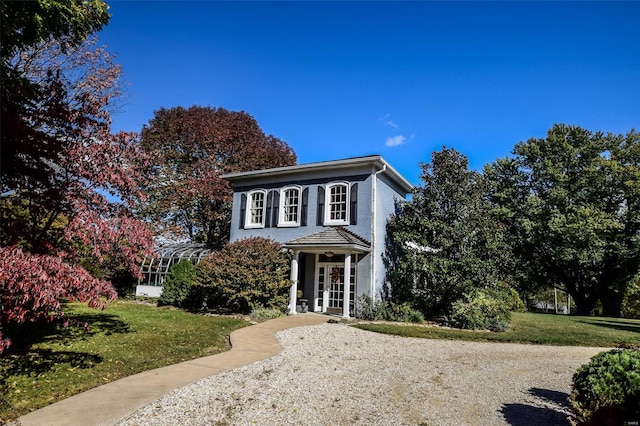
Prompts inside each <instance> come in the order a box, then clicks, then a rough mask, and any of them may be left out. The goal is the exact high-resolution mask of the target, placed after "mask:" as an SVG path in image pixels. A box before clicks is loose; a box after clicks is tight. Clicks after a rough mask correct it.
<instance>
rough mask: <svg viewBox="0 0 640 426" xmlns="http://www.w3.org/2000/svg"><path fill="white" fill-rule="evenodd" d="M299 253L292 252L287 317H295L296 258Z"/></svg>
mask: <svg viewBox="0 0 640 426" xmlns="http://www.w3.org/2000/svg"><path fill="white" fill-rule="evenodd" d="M299 257H300V252H298V250H294V251H293V258H292V259H291V292H290V293H289V315H295V314H297V312H296V304H297V302H298V258H299Z"/></svg>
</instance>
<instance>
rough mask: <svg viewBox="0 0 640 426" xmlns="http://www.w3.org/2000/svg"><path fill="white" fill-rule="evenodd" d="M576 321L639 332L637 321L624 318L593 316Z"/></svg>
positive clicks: (639, 325)
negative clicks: (590, 318)
mask: <svg viewBox="0 0 640 426" xmlns="http://www.w3.org/2000/svg"><path fill="white" fill-rule="evenodd" d="M577 322H580V323H582V324H590V325H595V326H599V327H606V328H612V329H614V330H618V331H630V332H632V333H638V334H640V324H638V323H637V322H633V321H628V320H624V319H620V320H616V319H612V318H607V319H604V318H603V319H597V318H594V319H592V320H578V321H577Z"/></svg>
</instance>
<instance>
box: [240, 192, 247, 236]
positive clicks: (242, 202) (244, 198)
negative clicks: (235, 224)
mask: <svg viewBox="0 0 640 426" xmlns="http://www.w3.org/2000/svg"><path fill="white" fill-rule="evenodd" d="M246 212H247V194H242V195H240V229H244V219H245V216H246Z"/></svg>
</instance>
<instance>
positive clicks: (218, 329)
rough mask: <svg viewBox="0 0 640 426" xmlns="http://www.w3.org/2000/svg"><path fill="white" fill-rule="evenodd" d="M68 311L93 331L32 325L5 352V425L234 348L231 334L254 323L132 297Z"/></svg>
mask: <svg viewBox="0 0 640 426" xmlns="http://www.w3.org/2000/svg"><path fill="white" fill-rule="evenodd" d="M65 310H66V312H67V313H68V314H69V315H70V317H71V318H72V319H73V320H77V321H80V322H86V323H88V324H89V329H88V330H85V329H84V328H80V327H68V328H63V327H61V326H60V325H54V324H47V325H42V324H39V325H38V326H34V325H31V326H29V327H28V328H23V329H21V330H20V333H19V334H17V335H15V334H14V335H12V337H14V341H15V345H14V346H13V347H12V348H10V350H9V351H7V352H5V353H4V354H3V355H1V356H0V386H1V387H0V391H2V393H1V394H0V424H3V423H5V422H7V421H8V420H9V419H14V418H16V417H18V416H20V415H23V414H26V413H28V412H30V411H33V410H35V409H37V408H40V407H43V406H45V405H48V404H51V403H53V402H55V401H58V400H60V399H64V398H66V397H69V396H71V395H75V394H77V393H80V392H83V391H85V390H87V389H90V388H93V387H96V386H99V385H102V384H104V383H108V382H111V381H114V380H117V379H119V378H122V377H125V376H129V375H132V374H135V373H139V372H141V371H144V370H150V369H153V368H157V367H162V366H165V365H170V364H174V363H177V362H181V361H186V360H189V359H193V358H198V357H201V356H206V355H211V354H215V353H219V352H223V351H226V350H228V349H229V342H228V336H229V334H230V333H231V332H232V331H233V330H236V329H238V328H241V327H244V326H245V325H248V323H247V322H246V321H244V320H242V319H238V318H232V317H213V316H202V315H195V314H190V313H187V312H184V311H180V310H176V309H170V308H157V307H155V306H150V305H145V304H140V303H133V302H124V301H123V302H114V303H110V304H109V306H108V308H107V309H106V310H104V311H100V310H95V309H89V308H87V307H86V306H85V305H83V304H79V303H71V304H68V305H67V306H66V307H65ZM7 334H8V333H7Z"/></svg>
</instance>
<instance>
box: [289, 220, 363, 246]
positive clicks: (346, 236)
mask: <svg viewBox="0 0 640 426" xmlns="http://www.w3.org/2000/svg"><path fill="white" fill-rule="evenodd" d="M283 245H284V247H286V248H291V249H307V250H310V251H319V252H321V251H328V250H332V251H341V250H350V251H351V250H353V251H359V252H368V251H371V243H369V242H368V241H366V240H365V239H364V238H362V237H360V236H358V235H356V234H354V233H353V232H351V231H348V230H347V229H345V228H343V227H341V226H335V227H330V228H327V229H324V230H322V231H320V232H316V233H315V234H309V235H305V236H304V237H300V238H296V239H294V240H291V241H289V242H287V243H285V244H283Z"/></svg>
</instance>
